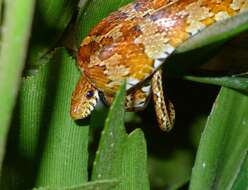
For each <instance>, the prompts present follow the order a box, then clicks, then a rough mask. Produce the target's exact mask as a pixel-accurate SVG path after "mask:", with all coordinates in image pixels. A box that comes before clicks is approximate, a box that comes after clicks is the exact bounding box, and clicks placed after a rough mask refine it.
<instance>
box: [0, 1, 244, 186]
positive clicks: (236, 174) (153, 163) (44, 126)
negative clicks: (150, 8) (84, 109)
mask: <svg viewBox="0 0 248 190" xmlns="http://www.w3.org/2000/svg"><path fill="white" fill-rule="evenodd" d="M128 2H131V0H118V1H116V0H94V1H90V0H89V1H87V0H81V1H78V0H73V1H69V0H62V1H59V0H45V1H41V0H37V1H36V4H35V6H34V3H33V1H28V0H27V1H22V3H17V1H16V0H13V1H7V0H5V1H4V2H3V3H4V6H1V7H0V10H3V12H4V19H3V23H2V22H1V25H2V26H3V28H7V29H8V27H10V28H11V27H12V29H13V31H12V30H11V32H9V33H7V34H6V33H3V32H1V40H2V41H1V42H2V43H3V45H2V46H1V57H0V61H1V62H0V66H2V65H4V66H5V68H6V69H5V70H4V69H2V68H4V67H1V69H0V78H1V79H2V77H3V76H4V77H5V78H3V79H4V83H3V81H2V80H0V89H1V90H2V88H1V85H3V84H4V85H5V87H6V86H7V87H8V88H6V89H8V90H9V91H8V90H4V91H3V90H2V91H1V90H0V95H1V97H8V96H9V93H11V92H12V91H11V90H12V89H15V90H16V91H17V89H18V86H19V85H18V84H19V83H20V87H21V88H20V90H19V95H18V98H17V102H16V105H15V109H14V112H13V114H11V113H12V107H13V106H11V104H13V105H14V99H15V97H16V94H13V95H12V99H11V101H6V100H5V98H1V99H0V105H1V107H0V116H1V117H0V122H1V124H2V125H3V127H2V129H0V143H1V144H0V145H1V146H0V158H3V156H4V163H3V165H2V172H1V175H0V176H1V177H0V189H3V190H12V189H13V190H16V189H20V190H21V189H32V188H34V187H36V188H34V189H37V190H40V189H44V190H55V189H56V190H80V189H84V190H87V189H100V190H105V189H106V190H107V189H116V190H119V189H123V190H125V189H135V190H136V189H142V190H143V189H154V190H160V189H161V190H164V189H168V190H173V189H190V190H195V189H197V190H198V189H203V190H204V189H206V190H210V189H218V190H219V189H220V190H221V189H232V190H239V189H246V188H247V187H248V184H247V181H248V179H247V165H248V161H247V160H248V159H247V158H248V157H247V152H248V142H247V139H248V138H247V137H248V121H246V120H247V118H248V116H247V114H248V113H247V110H248V109H247V107H248V105H247V104H248V102H247V89H248V88H247V84H248V82H247V73H246V72H247V70H248V68H247V67H248V64H247V59H248V57H247V48H248V47H247V43H246V42H247V40H248V37H247V36H248V35H247V33H244V34H243V35H242V36H241V37H239V38H236V39H235V40H232V41H231V42H228V41H227V39H230V37H233V36H234V35H237V34H239V33H240V32H242V31H245V30H247V28H248V24H247V23H248V13H247V12H245V13H243V14H241V15H239V16H236V17H233V18H231V19H228V20H226V21H223V22H220V23H218V24H215V25H213V26H211V27H210V28H209V29H207V30H205V31H204V32H201V33H200V35H197V36H195V37H194V38H193V39H191V40H189V41H187V42H186V43H184V44H182V46H181V47H180V48H178V50H177V52H176V54H174V55H173V56H171V57H170V58H169V59H168V61H167V62H166V64H165V66H164V68H163V69H164V71H165V72H164V75H165V77H164V78H166V80H165V87H166V88H165V90H166V92H167V94H168V95H169V97H170V99H171V100H172V102H173V103H174V105H175V108H176V124H175V128H174V129H173V131H172V132H170V133H168V134H167V133H166V134H165V133H164V132H162V131H160V129H159V128H158V126H157V121H156V117H155V113H154V110H153V107H152V104H151V103H150V104H149V105H148V108H147V109H146V110H144V111H142V112H139V113H125V112H124V108H123V101H124V96H125V90H124V85H123V86H122V88H121V89H120V91H119V92H118V94H117V96H116V98H115V101H114V103H113V104H112V106H111V108H110V109H108V108H106V107H104V106H103V105H100V106H99V107H98V108H97V110H96V111H95V112H94V113H93V114H92V116H91V118H88V119H86V120H83V121H78V122H74V121H72V120H71V118H70V116H69V107H70V96H71V93H72V91H73V89H74V86H75V84H76V81H77V80H78V78H79V75H80V73H79V71H78V70H77V68H76V64H75V59H74V51H75V50H76V49H77V47H78V46H79V44H80V42H81V40H82V39H83V38H84V37H85V36H86V35H87V33H88V32H89V30H90V29H91V28H92V27H93V26H94V25H95V24H96V23H97V22H99V21H100V20H101V19H102V18H104V17H106V16H107V15H108V14H109V13H110V12H111V11H114V10H116V9H117V8H118V7H120V6H122V5H124V4H127V3H128ZM78 3H79V8H78ZM0 4H1V1H0ZM20 4H21V6H20ZM14 10H15V11H14ZM27 10H28V11H27ZM33 10H34V15H33V17H32V13H33ZM0 15H2V14H0ZM20 15H21V16H20ZM24 15H26V16H24ZM32 18H33V24H32V30H30V28H31V19H32ZM23 23H24V24H23ZM20 25H22V27H20ZM9 30H10V29H9ZM9 30H7V31H9ZM2 31H4V30H2ZM24 34H25V35H24ZM15 35H17V36H21V37H22V38H21V41H18V44H17V43H16V41H15V40H14V39H15V38H13V36H15ZM29 38H30V41H29V45H28V46H27V45H25V44H27V42H28V39H29ZM12 39H13V40H12ZM20 42H21V43H23V46H22V45H20ZM6 44H9V45H8V46H6ZM59 46H65V47H66V48H67V49H65V48H57V47H59ZM20 47H22V48H20ZM12 48H13V49H12ZM68 52H69V53H68ZM25 57H27V59H26V69H25V71H24V73H25V77H23V78H21V77H20V73H21V71H22V67H23V64H24V62H25V59H24V58H25ZM6 63H12V64H6ZM16 65H19V67H16ZM8 67H9V68H8ZM30 74H31V75H32V76H29V75H30ZM15 77H16V78H15ZM5 79H6V80H5ZM10 79H11V80H12V79H15V80H16V81H17V82H15V83H12V82H13V81H14V80H12V81H11V80H10ZM182 79H186V80H188V81H185V80H182ZM9 81H10V82H9ZM194 81H195V82H194ZM196 82H198V83H196ZM199 82H200V83H199ZM201 83H205V84H201ZM207 84H214V85H216V86H211V85H207ZM218 86H225V87H229V88H232V89H229V88H224V87H222V88H221V91H220V93H219V95H218V97H217V100H216V101H215V98H216V96H217V94H218V91H219V87H218ZM3 89H4V88H3ZM214 102H215V103H214ZM10 103H11V104H10ZM213 104H214V107H213V108H212V105H213ZM2 105H3V106H2ZM3 107H4V108H6V110H7V111H5V110H4V111H2V112H1V109H2V108H3ZM211 108H212V111H211ZM210 112H211V114H210ZM209 114H210V116H209V117H208V115H209ZM10 117H12V119H11V125H10V128H11V129H10V131H9V133H8V139H7V138H6V134H7V131H8V127H9V125H8V124H6V123H5V122H4V121H6V120H4V119H5V118H7V119H8V118H10ZM206 121H207V123H206ZM104 123H105V124H104ZM205 125H206V126H205ZM137 128H138V129H137ZM6 139H7V140H8V141H7V147H6V149H4V147H5V143H6ZM5 150H6V154H5V155H4V154H3V153H4V151H5ZM195 157H196V160H195V159H194V158H195ZM194 160H195V161H194ZM194 162H195V163H194ZM192 168H193V171H192ZM191 173H192V174H191ZM191 175H192V176H191ZM149 184H150V185H149Z"/></svg>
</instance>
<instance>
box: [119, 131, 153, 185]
mask: <svg viewBox="0 0 248 190" xmlns="http://www.w3.org/2000/svg"><path fill="white" fill-rule="evenodd" d="M120 172H121V173H122V177H121V179H122V183H121V184H120V186H118V190H119V189H122V190H126V189H142V190H148V189H149V181H148V174H147V151H146V141H145V138H144V134H143V132H142V131H141V130H140V129H136V130H135V131H133V132H132V133H131V134H130V135H128V138H127V140H126V144H125V146H124V152H123V158H122V168H121V171H120Z"/></svg>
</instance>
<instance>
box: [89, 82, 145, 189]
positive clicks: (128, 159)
mask: <svg viewBox="0 0 248 190" xmlns="http://www.w3.org/2000/svg"><path fill="white" fill-rule="evenodd" d="M124 100H125V85H122V87H121V89H120V90H119V91H118V93H117V95H116V98H115V100H114V102H113V104H112V106H111V108H110V111H109V114H108V117H107V119H106V121H105V126H104V129H103V131H102V135H101V139H100V144H99V147H98V151H97V153H96V158H95V162H94V164H93V173H92V180H99V179H111V178H118V179H120V180H121V183H120V185H119V186H118V187H117V188H116V190H119V189H120V190H121V189H149V182H148V175H147V156H146V154H147V152H146V142H145V139H144V135H143V133H142V131H141V130H135V131H134V132H132V133H131V134H130V135H127V133H126V131H125V128H124V113H125V112H124Z"/></svg>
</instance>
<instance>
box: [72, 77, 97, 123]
mask: <svg viewBox="0 0 248 190" xmlns="http://www.w3.org/2000/svg"><path fill="white" fill-rule="evenodd" d="M98 100H99V96H98V90H97V89H96V88H95V87H94V86H93V85H92V84H91V83H90V82H89V81H88V80H87V79H86V78H85V76H81V77H80V79H79V81H78V83H77V86H76V89H75V90H74V92H73V94H72V99H71V117H72V118H73V119H74V120H77V119H84V118H86V117H87V116H89V115H90V114H91V112H92V111H93V110H94V109H95V106H96V104H97V102H98Z"/></svg>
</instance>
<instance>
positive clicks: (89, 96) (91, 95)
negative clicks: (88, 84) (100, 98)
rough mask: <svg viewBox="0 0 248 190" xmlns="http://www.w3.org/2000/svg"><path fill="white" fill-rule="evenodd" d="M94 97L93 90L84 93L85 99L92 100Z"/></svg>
mask: <svg viewBox="0 0 248 190" xmlns="http://www.w3.org/2000/svg"><path fill="white" fill-rule="evenodd" d="M93 96H94V91H93V90H89V91H88V92H87V93H86V97H87V98H92V97H93Z"/></svg>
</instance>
